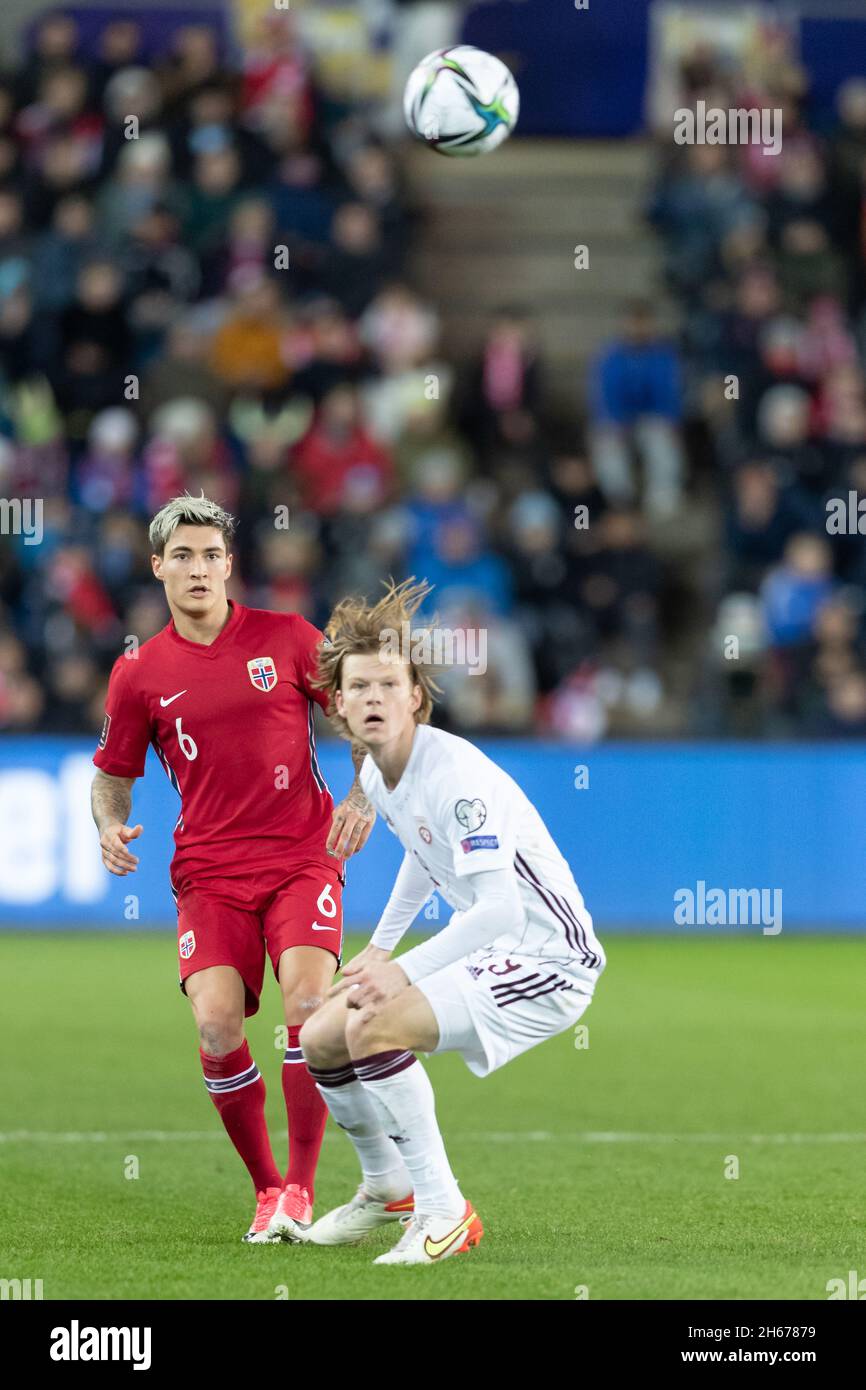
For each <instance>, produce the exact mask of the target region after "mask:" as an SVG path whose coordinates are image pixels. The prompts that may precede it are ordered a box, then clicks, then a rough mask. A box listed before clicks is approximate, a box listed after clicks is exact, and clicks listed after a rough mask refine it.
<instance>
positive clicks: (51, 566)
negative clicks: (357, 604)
mask: <svg viewBox="0 0 866 1390" xmlns="http://www.w3.org/2000/svg"><path fill="white" fill-rule="evenodd" d="M261 37H262V45H261V47H260V48H256V47H252V48H251V49H250V50H249V51H247V52H246V53H245V54H244V56H243V58H242V60H241V62H240V63H235V64H234V65H233V66H227V65H226V61H225V59H224V57H223V55H222V53H221V50H220V45H219V41H218V39H217V37H216V36H215V34H214V33H213V32H212V31H211V30H209V29H208V28H207V27H204V26H201V25H197V24H193V23H190V24H186V25H182V26H181V27H179V28H178V29H177V30H176V31H175V33H174V36H173V39H172V42H171V45H170V49H169V51H167V52H166V53H165V54H164V55H163V57H162V58H161V59H159V60H158V61H156V62H152V61H149V62H147V63H145V62H144V61H143V58H142V54H141V41H142V34H141V31H140V29H139V27H138V26H137V25H136V24H135V23H134V22H132V21H123V20H120V21H118V20H112V21H110V22H107V23H106V25H105V27H104V28H103V30H102V33H101V36H100V38H99V43H98V51H97V52H96V53H95V54H84V53H82V51H81V45H80V35H79V33H78V31H77V29H76V24H75V22H74V20H73V19H70V18H68V17H63V16H61V15H55V16H48V17H46V18H44V19H43V20H42V21H41V22H40V23H39V24H37V26H36V27H35V30H34V33H33V37H32V46H31V50H30V53H29V56H28V57H27V59H26V61H25V62H24V63H23V64H22V65H21V66H19V67H18V68H17V69H16V70H14V71H10V72H7V73H6V75H5V77H4V78H3V79H2V81H0V492H2V493H3V495H4V496H5V497H8V498H13V497H20V498H27V497H31V498H41V499H43V503H44V514H43V536H42V540H41V543H40V544H38V545H33V544H30V543H29V542H28V539H27V537H26V536H23V535H22V536H15V535H9V536H5V537H2V538H0V604H2V607H0V727H2V728H4V729H6V730H7V731H11V730H42V731H53V732H71V731H77V730H81V731H84V730H86V729H96V728H98V727H99V724H100V722H101V717H102V714H101V712H102V702H103V694H104V687H105V681H106V676H107V672H108V670H109V669H110V666H111V663H112V661H113V659H114V657H115V656H116V654H117V652H118V651H119V650H120V649H121V645H122V642H123V639H124V637H125V636H127V635H130V634H134V635H136V636H137V637H138V638H139V640H141V641H144V640H146V639H147V638H148V637H150V636H152V635H153V634H154V633H156V632H157V631H158V630H159V629H160V628H161V627H162V626H163V625H164V624H165V622H166V620H167V612H166V609H165V605H164V599H163V597H162V594H161V591H160V590H159V588H158V586H157V584H156V583H155V581H154V580H153V579H152V577H151V570H150V562H149V555H148V546H147V540H146V523H147V521H148V520H149V518H150V517H151V516H152V514H153V513H154V512H155V511H156V510H157V509H158V508H159V507H160V506H161V505H162V504H163V503H164V502H165V501H166V500H167V499H168V498H169V497H171V496H173V495H175V494H176V493H178V492H180V491H183V490H184V489H188V490H189V491H190V492H192V493H196V494H197V493H198V492H199V491H200V490H201V489H203V490H204V492H205V494H206V495H207V496H210V497H213V498H215V499H216V500H218V501H219V502H220V503H222V504H223V505H224V506H226V507H227V508H229V510H231V511H232V512H233V513H235V514H236V515H237V516H238V518H239V521H240V530H239V535H238V540H237V546H236V551H237V559H238V564H237V565H236V570H235V574H236V576H237V577H236V578H233V580H232V589H231V593H232V596H233V597H235V598H237V599H238V600H239V601H242V602H246V603H249V604H252V605H255V606H262V607H267V608H274V609H284V610H293V611H298V612H301V613H303V614H304V615H305V616H307V617H308V618H309V619H310V620H311V621H313V622H315V623H317V624H323V623H324V621H325V620H326V618H327V615H328V612H329V610H330V607H331V605H332V604H333V603H334V602H335V601H336V600H337V599H339V598H340V597H341V596H343V595H344V594H345V593H347V592H349V591H354V592H363V593H367V594H370V595H373V594H375V593H376V592H377V590H378V588H379V585H380V581H381V580H382V579H383V577H385V576H388V575H391V574H393V575H394V576H395V577H397V578H401V577H404V576H406V575H409V574H414V575H416V576H419V577H420V576H424V577H426V578H427V579H429V580H430V581H431V582H432V583H433V584H435V586H436V589H435V595H434V602H433V606H432V607H431V610H430V611H429V612H428V614H426V615H424V616H427V617H432V616H434V612H435V616H436V617H437V618H438V621H439V623H440V625H441V626H442V627H443V628H447V629H449V630H450V631H451V632H452V633H454V634H455V637H454V648H453V652H454V654H455V655H457V656H458V657H459V656H460V654H461V652H463V651H464V650H465V651H469V652H474V653H475V657H474V659H472V660H471V661H469V660H467V661H464V662H460V661H458V662H457V663H455V664H453V665H451V666H448V667H447V668H446V669H444V670H443V672H442V674H441V679H440V683H441V685H442V687H443V690H444V699H443V703H442V705H441V707H440V709H439V710H438V712H437V718H438V719H439V721H440V722H441V723H443V724H445V725H446V726H449V727H453V728H455V729H459V730H462V731H467V732H471V731H484V732H498V733H514V732H531V731H540V732H546V733H550V734H552V735H554V736H555V735H577V736H581V737H588V738H592V737H598V736H600V735H601V734H602V733H603V732H604V731H605V729H606V728H607V723H608V720H607V716H606V714H605V709H606V707H607V705H616V704H617V703H619V705H620V706H622V708H623V709H624V710H626V712H627V711H629V710H632V711H633V712H634V713H635V716H636V717H637V718H640V717H642V716H643V715H644V713H645V712H646V711H647V710H648V709H651V708H652V707H653V706H654V705H655V704H656V703H657V701H658V678H657V676H656V675H655V672H654V660H655V649H656V645H657V641H658V634H657V615H656V603H655V598H654V590H655V579H654V561H653V558H652V555H651V553H650V551H649V550H648V548H647V546H646V544H645V539H644V535H643V528H642V519H641V516H640V512H639V510H638V509H637V508H636V507H635V506H634V505H633V504H631V503H629V502H627V501H623V502H622V503H617V504H616V505H614V506H611V507H610V508H609V509H608V507H607V504H606V502H605V500H604V499H603V498H602V495H601V493H600V491H599V488H598V487H597V485H596V483H595V481H594V476H593V473H592V470H591V466H590V464H589V462H588V460H587V458H586V457H585V456H584V454H583V453H582V452H581V451H580V450H578V449H577V448H576V446H575V445H574V443H573V440H572V438H570V437H568V436H567V435H564V436H563V437H562V438H561V439H560V440H558V441H556V440H552V439H551V438H549V437H548V435H549V432H548V431H546V430H545V429H544V428H543V424H542V420H543V414H544V412H543V407H542V381H541V365H540V362H539V354H538V350H537V347H536V345H535V336H534V332H533V328H532V325H531V323H530V322H529V321H528V320H527V318H526V316H525V315H524V314H523V313H522V311H521V310H520V308H519V307H509V306H503V308H502V311H501V313H499V314H498V315H496V317H495V320H494V321H493V322H492V323H490V324H489V325H487V326H486V334H484V335H482V337H483V341H479V349H478V352H477V355H476V358H475V360H474V361H472V362H469V363H468V364H467V366H466V367H465V369H464V370H461V371H459V372H457V371H455V370H454V369H453V368H452V366H451V365H450V364H449V362H448V361H447V360H445V359H444V358H443V356H442V353H441V350H440V323H439V317H438V314H437V311H436V308H435V306H434V305H432V304H430V303H428V302H425V301H424V300H423V299H421V298H420V297H419V295H418V294H417V293H416V291H415V290H414V289H413V288H412V284H411V280H410V278H408V276H407V270H406V265H407V253H408V251H409V248H410V246H411V242H412V236H413V228H414V223H415V221H416V219H417V216H418V214H417V212H415V211H414V210H413V208H412V207H411V206H410V203H409V200H408V199H407V197H406V194H405V191H404V189H403V187H402V183H401V176H400V171H399V165H398V163H397V162H396V161H395V156H394V152H393V149H392V148H391V147H390V146H389V145H388V143H387V141H385V142H383V141H382V139H381V138H379V136H378V135H377V134H376V130H375V125H371V124H370V122H369V121H368V119H367V117H366V115H365V116H362V114H361V113H360V112H359V111H358V110H354V109H352V108H351V107H346V106H345V105H341V104H339V103H336V102H334V101H333V100H332V99H329V97H328V95H327V94H326V93H324V92H323V91H321V90H320V89H319V87H318V86H317V82H316V80H315V76H314V72H313V68H312V65H311V62H310V59H309V55H308V54H307V53H306V52H305V51H304V49H303V47H302V46H301V45H300V44H299V42H298V40H297V38H296V34H295V30H294V27H293V24H292V20H291V17H290V16H288V15H286V14H280V15H276V14H275V15H273V16H271V17H269V18H268V19H267V20H266V21H265V22H264V24H263V27H262V35H261ZM131 117H134V118H135V119H134V120H132V121H131V120H130V118H131ZM286 518H288V522H287V521H286ZM479 629H481V630H482V631H483V642H481V641H479V638H478V635H477V634H478V630H479ZM466 634H469V637H468V640H467V637H466ZM461 635H462V637H463V641H462V643H461V640H460V639H461ZM616 647H619V648H620V649H621V651H622V652H623V654H624V655H623V662H622V663H621V670H620V672H619V674H618V675H617V676H616V677H615V678H613V673H612V672H611V676H612V679H611V680H610V681H608V687H609V688H608V689H607V693H606V694H605V698H604V700H602V699H601V698H600V696H599V692H598V688H597V687H598V672H599V662H598V655H599V653H600V651H602V650H603V649H606V648H610V649H614V648H616ZM445 650H446V651H447V649H445ZM605 702H606V703H605Z"/></svg>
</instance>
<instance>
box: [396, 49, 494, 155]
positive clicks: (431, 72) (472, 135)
mask: <svg viewBox="0 0 866 1390" xmlns="http://www.w3.org/2000/svg"><path fill="white" fill-rule="evenodd" d="M403 111H404V113H405V115H406V124H407V125H408V127H409V129H410V130H411V131H412V134H413V135H415V136H416V137H417V139H419V140H423V141H424V142H425V144H428V145H429V146H430V147H431V149H434V150H436V151H437V152H438V153H439V154H447V155H460V156H463V157H465V156H468V155H476V154H489V152H490V151H491V150H495V149H496V147H497V146H498V145H501V144H502V142H503V140H506V139H507V138H508V136H509V135H510V134H511V132H512V130H513V129H514V127H515V125H516V124H517V117H518V115H519V113H520V92H519V90H518V87H517V83H516V82H515V80H514V78H513V76H512V74H511V72H510V71H509V69H508V68H507V67H506V66H505V64H504V63H503V62H501V61H500V60H499V59H498V58H494V56H493V54H492V53H485V52H484V50H483V49H481V48H472V47H470V46H469V45H468V44H460V45H458V46H457V47H456V48H438V49H437V50H436V51H435V53H428V54H427V57H426V58H423V59H422V60H421V62H420V63H419V64H418V66H417V67H416V68H415V70H414V72H413V73H412V75H411V77H410V78H409V81H408V82H407V83H406V92H405V95H404V97H403Z"/></svg>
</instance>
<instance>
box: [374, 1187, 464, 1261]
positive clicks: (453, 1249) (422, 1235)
mask: <svg viewBox="0 0 866 1390" xmlns="http://www.w3.org/2000/svg"><path fill="white" fill-rule="evenodd" d="M483 1235H484V1227H483V1226H482V1224H481V1221H480V1219H479V1216H478V1213H477V1212H476V1210H475V1208H474V1207H473V1205H472V1203H471V1202H467V1203H466V1208H465V1210H464V1212H463V1216H462V1217H461V1219H460V1220H459V1221H457V1222H455V1221H454V1220H453V1218H451V1217H447V1216H428V1215H422V1216H413V1217H412V1218H411V1219H410V1220H409V1221H407V1223H406V1229H405V1231H404V1232H403V1234H402V1236H401V1237H400V1239H399V1241H398V1242H397V1244H396V1245H395V1246H394V1249H393V1250H388V1251H386V1253H385V1254H384V1255H380V1256H379V1257H378V1259H375V1260H374V1261H373V1264H374V1265H435V1264H438V1263H439V1261H440V1260H447V1259H448V1258H449V1257H450V1256H451V1255H462V1254H463V1252H464V1251H465V1250H471V1249H472V1247H473V1246H474V1245H477V1244H478V1242H479V1241H480V1240H481V1237H482V1236H483Z"/></svg>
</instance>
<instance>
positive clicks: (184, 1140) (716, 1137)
mask: <svg viewBox="0 0 866 1390" xmlns="http://www.w3.org/2000/svg"><path fill="white" fill-rule="evenodd" d="M325 1137H326V1139H329V1140H335V1139H338V1138H339V1135H326V1136H325ZM448 1138H449V1140H450V1141H452V1142H460V1141H464V1142H477V1143H484V1144H526V1143H530V1144H730V1143H735V1142H736V1143H746V1144H864V1143H866V1133H860V1134H858V1133H846V1132H845V1131H833V1130H830V1131H824V1132H820V1131H816V1132H813V1133H801V1134H797V1133H791V1134H784V1133H782V1134H741V1133H734V1132H732V1131H730V1130H729V1131H727V1132H724V1133H716V1134H695V1133H690V1132H688V1131H682V1132H681V1133H678V1134H652V1133H649V1132H644V1131H641V1130H635V1131H628V1130H580V1131H576V1132H574V1133H571V1134H555V1133H553V1132H552V1131H550V1130H546V1129H530V1130H514V1131H503V1132H497V1131H496V1130H492V1131H490V1132H489V1133H478V1134H470V1133H463V1134H461V1133H450V1134H449V1136H448ZM213 1139H218V1140H219V1141H220V1143H225V1135H224V1133H223V1131H222V1130H218V1129H217V1130H214V1129H120V1130H113V1131H112V1130H100V1129H84V1130H49V1129H10V1130H0V1144H112V1143H118V1142H120V1141H121V1140H124V1141H128V1142H133V1143H154V1144H189V1143H200V1142H201V1141H202V1140H213Z"/></svg>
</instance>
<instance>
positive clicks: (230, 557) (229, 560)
mask: <svg viewBox="0 0 866 1390" xmlns="http://www.w3.org/2000/svg"><path fill="white" fill-rule="evenodd" d="M234 558H235V557H234V555H232V553H231V551H229V553H228V555H227V556H226V579H228V577H229V575H230V574H231V572H232V560H233V559H234Z"/></svg>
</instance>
